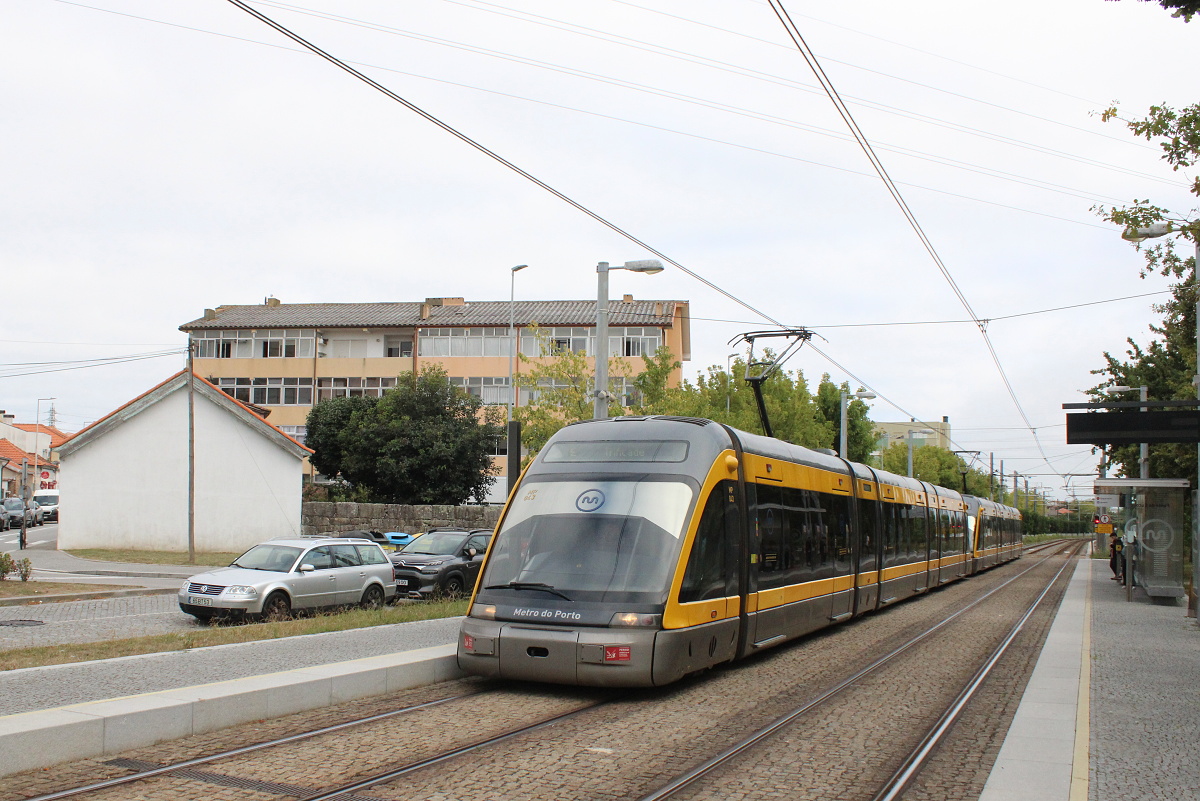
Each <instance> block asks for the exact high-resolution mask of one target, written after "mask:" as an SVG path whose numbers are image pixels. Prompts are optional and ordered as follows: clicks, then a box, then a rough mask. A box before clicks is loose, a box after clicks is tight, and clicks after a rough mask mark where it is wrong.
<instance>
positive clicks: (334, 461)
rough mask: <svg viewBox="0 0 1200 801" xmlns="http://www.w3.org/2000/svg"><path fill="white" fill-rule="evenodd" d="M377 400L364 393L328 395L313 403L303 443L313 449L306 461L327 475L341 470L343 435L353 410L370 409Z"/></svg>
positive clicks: (344, 446)
mask: <svg viewBox="0 0 1200 801" xmlns="http://www.w3.org/2000/svg"><path fill="white" fill-rule="evenodd" d="M378 400H379V399H378V398H368V397H364V396H356V397H345V398H328V399H326V400H323V401H319V402H318V403H317V404H316V405H315V406H313V407H312V410H311V411H310V412H309V413H308V418H307V419H306V420H305V428H306V431H307V433H306V434H305V439H304V444H305V445H307V446H308V447H310V448H312V449H313V455H312V456H310V457H309V461H311V462H312V463H313V466H314V467H316V468H317V470H319V471H321V472H322V473H323V474H325V475H327V476H329V477H330V478H334V477H336V476H337V475H338V474H339V473H341V472H342V462H343V461H344V459H345V456H346V453H347V451H346V445H345V444H344V443H343V435H344V434H345V432H346V431H347V429H349V428H350V420H351V418H352V417H353V416H354V414H355V412H359V411H363V410H366V409H370V408H371V407H372V406H374V405H375V403H376V402H377V401H378Z"/></svg>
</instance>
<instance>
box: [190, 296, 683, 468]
mask: <svg viewBox="0 0 1200 801" xmlns="http://www.w3.org/2000/svg"><path fill="white" fill-rule="evenodd" d="M510 313H511V314H512V319H513V321H514V324H515V332H516V339H518V340H519V349H520V353H522V354H525V355H528V356H533V357H536V356H539V355H540V349H539V345H538V342H537V339H536V338H535V337H534V336H533V335H532V334H531V333H530V332H529V331H528V330H525V329H526V328H527V326H529V325H531V324H536V325H537V326H538V329H539V330H540V331H542V332H544V333H545V334H546V335H547V336H548V338H549V340H550V343H551V344H552V346H553V347H554V348H556V349H560V350H571V351H580V350H582V351H584V352H585V353H586V354H587V355H588V356H590V357H592V359H593V361H594V357H595V353H596V343H595V328H596V301H595V300H591V301H584V300H554V301H517V302H516V303H513V304H510V303H509V302H508V301H482V302H475V301H467V300H465V299H464V298H428V299H426V300H425V302H423V303H418V302H409V303H281V302H280V301H279V300H277V299H275V298H267V299H266V301H265V302H264V303H263V304H261V305H253V306H218V307H217V308H215V309H205V310H204V316H203V317H200V318H199V319H196V320H192V321H191V322H188V323H185V324H183V325H181V326H180V327H179V329H180V330H181V331H184V332H186V333H187V334H188V335H189V337H190V338H191V342H192V345H193V346H194V347H195V370H196V373H197V374H199V375H201V376H204V377H206V378H208V379H209V380H210V381H212V382H213V383H214V384H215V385H216V386H218V387H220V388H221V389H222V390H223V391H225V392H226V393H228V394H229V395H232V396H233V397H235V398H237V399H238V400H240V401H243V402H245V403H249V404H253V405H254V406H259V407H262V408H264V409H267V410H269V411H270V421H271V422H272V423H273V424H275V425H276V426H278V427H279V428H280V429H282V430H283V431H284V432H286V433H288V434H291V435H292V436H294V437H296V438H297V439H299V440H300V441H301V442H303V440H304V435H305V427H304V426H305V420H306V418H307V416H308V412H309V410H310V409H311V408H312V406H313V404H314V403H315V402H316V401H319V400H323V399H325V398H335V397H341V396H348V395H369V396H376V397H377V396H379V395H381V394H382V393H383V392H384V391H385V390H387V389H388V388H390V387H393V386H395V383H396V376H397V375H398V374H400V373H403V372H407V371H412V370H420V369H422V368H423V367H424V366H426V365H429V364H440V365H441V366H442V367H443V368H444V369H445V370H446V373H447V375H449V376H450V379H451V381H452V382H453V383H455V384H457V385H458V386H461V387H463V388H464V389H466V390H467V391H468V392H470V393H471V394H472V395H476V396H478V397H479V398H481V399H482V400H483V401H484V402H485V403H488V404H499V405H507V404H517V405H523V404H525V403H528V402H529V399H530V392H531V391H530V390H529V389H527V388H522V389H521V390H520V392H519V393H518V392H515V391H514V387H513V385H512V384H510V383H509V369H510V364H512V365H513V370H514V371H515V372H516V373H518V374H519V373H520V372H521V371H522V365H521V364H520V363H519V361H518V360H516V359H513V358H512V347H511V343H512V341H513V340H512V338H510V334H509V316H510ZM661 345H666V346H667V347H669V348H670V349H671V352H672V353H673V354H674V355H675V358H676V359H678V360H680V361H688V360H689V359H690V358H691V334H690V318H689V313H688V303H687V302H686V301H677V300H634V299H633V297H632V296H631V295H626V296H625V297H624V298H623V299H622V300H614V301H610V302H609V338H608V353H609V355H610V356H612V357H621V358H624V359H626V360H627V362H628V364H629V366H630V371H631V375H637V373H639V372H640V371H641V370H642V368H643V362H642V360H641V359H640V358H638V357H640V356H642V355H652V354H653V353H654V352H655V351H656V350H657V349H658V348H659V346H661ZM681 379H682V369H676V370H675V372H674V374H673V375H672V376H671V381H672V383H673V384H674V385H678V384H679V382H680V381H681ZM609 389H610V391H612V392H613V393H614V394H616V395H617V396H618V397H620V398H622V399H623V400H624V401H625V403H626V405H628V403H629V401H630V400H632V397H631V393H632V392H633V386H632V381H631V380H629V379H626V378H623V377H621V376H614V377H613V378H611V379H610V382H609ZM533 391H534V392H536V390H533ZM497 448H498V453H497V455H500V454H502V453H503V449H504V444H503V443H498V445H497Z"/></svg>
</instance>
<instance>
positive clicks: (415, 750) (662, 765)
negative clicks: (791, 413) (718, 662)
mask: <svg viewBox="0 0 1200 801" xmlns="http://www.w3.org/2000/svg"><path fill="white" fill-rule="evenodd" d="M1027 566H1028V562H1027V561H1026V562H1025V563H1017V564H1015V565H1008V566H1005V567H1001V568H999V569H996V570H993V571H989V572H988V573H985V574H983V575H980V576H977V577H975V578H973V579H971V580H969V581H966V582H957V583H955V584H952V585H949V586H947V587H945V588H943V589H942V590H939V591H937V592H933V593H930V594H929V595H928V596H926V597H925V598H922V599H920V600H919V601H916V602H912V603H906V604H901V605H898V606H896V607H894V608H892V609H889V610H886V611H884V612H882V613H880V614H875V615H870V616H867V617H866V618H863V619H862V620H860V621H858V622H857V623H855V624H853V625H850V626H842V627H837V628H835V629H831V630H827V631H826V632H823V633H821V634H819V635H816V636H812V637H808V638H805V639H804V640H802V641H800V642H798V643H795V644H793V645H786V646H782V647H779V648H776V649H774V650H772V651H770V652H767V653H766V654H763V655H762V656H760V657H758V658H755V659H750V660H746V661H744V662H741V663H738V664H736V665H732V666H729V667H728V668H724V669H720V670H715V671H711V672H710V673H709V674H707V675H706V676H704V677H701V678H699V679H691V680H686V681H683V682H679V683H677V684H675V685H672V686H670V687H667V688H664V689H660V690H645V691H633V692H628V693H623V694H621V695H620V696H619V697H618V699H617V700H615V701H614V702H612V703H608V704H605V705H602V706H599V707H596V708H594V709H590V710H588V711H585V712H583V713H582V714H581V715H579V716H576V717H574V718H570V719H567V720H563V721H560V722H556V723H555V724H553V725H551V726H549V727H547V728H545V729H542V730H540V731H537V732H532V733H528V734H524V735H521V736H520V737H518V738H515V739H514V740H512V741H509V742H508V743H505V744H502V745H497V746H495V747H490V748H487V749H482V750H480V751H477V752H472V753H471V754H470V755H469V756H467V757H465V758H464V759H462V760H454V761H452V762H450V763H446V764H444V765H436V766H432V767H429V768H425V769H422V770H421V771H418V772H417V773H416V774H413V775H410V776H407V777H404V778H401V779H399V780H397V781H395V782H393V783H392V784H391V785H388V786H383V787H380V788H378V789H376V790H372V791H360V792H359V793H358V795H361V796H366V797H375V798H380V799H392V800H393V801H394V800H395V799H405V801H423V800H424V799H429V800H430V801H434V800H436V801H446V799H460V798H461V799H478V798H496V799H501V798H502V799H512V801H520V799H538V801H544V799H564V801H572V800H573V799H581V800H582V799H603V798H630V797H638V796H639V795H642V794H644V793H645V792H648V791H649V790H650V789H652V788H654V787H656V786H659V785H661V784H662V783H664V782H666V781H668V780H670V779H671V778H672V777H674V776H677V775H679V774H681V773H683V772H684V771H686V770H688V769H689V768H691V767H692V766H694V765H696V764H698V763H699V762H700V761H702V760H703V759H706V758H707V757H709V756H711V755H712V754H714V753H717V752H718V751H720V750H722V749H723V748H725V747H727V746H728V745H730V744H731V743H732V742H735V741H736V740H738V739H740V738H741V737H742V736H744V735H745V733H747V732H748V731H750V730H752V729H754V728H757V727H759V726H762V725H765V724H766V723H767V722H769V721H771V720H773V719H774V718H776V717H778V716H779V715H780V714H783V713H784V712H786V711H788V710H790V709H791V708H792V707H794V706H795V705H796V704H797V703H799V702H802V701H803V700H806V699H808V698H811V697H813V696H814V695H816V694H818V693H820V692H821V691H822V690H824V689H826V688H828V687H830V686H832V685H833V684H835V683H837V682H838V681H840V680H841V679H842V678H843V677H844V676H845V675H847V674H848V673H850V672H852V670H853V669H855V668H856V667H859V666H861V665H863V664H866V663H868V662H870V661H872V660H873V659H874V658H876V657H877V656H879V655H880V654H882V653H884V652H886V651H888V650H890V649H892V648H894V647H896V646H897V645H899V644H901V643H903V642H905V641H907V640H908V639H910V638H911V637H912V636H913V635H914V634H916V633H919V632H920V631H922V630H924V628H926V627H927V625H928V624H929V623H930V622H931V621H933V620H936V619H940V617H941V616H943V615H944V614H946V613H947V612H948V610H953V609H957V608H960V607H961V606H962V605H963V604H964V603H965V602H966V601H967V600H968V599H970V598H974V597H976V596H978V595H980V594H982V593H983V592H984V591H986V590H987V589H990V588H992V587H994V586H996V585H998V584H1000V583H1001V582H1002V581H1003V580H1005V579H1006V578H1009V577H1011V576H1013V575H1015V574H1016V573H1017V572H1019V571H1020V570H1021V569H1022V568H1023V567H1027ZM989 609H991V611H990V612H989V611H986V610H981V611H980V612H979V613H978V614H980V615H982V616H983V617H986V616H988V615H990V614H998V613H999V611H1000V610H999V607H995V608H991V607H989ZM966 628H968V629H969V628H970V627H969V626H968V627H966ZM1005 630H1007V629H1005ZM957 636H960V637H962V636H965V637H966V639H970V635H969V633H968V634H967V635H961V634H960V635H957ZM946 639H947V640H948V641H950V642H951V643H953V642H955V640H954V638H953V637H948V638H946ZM985 639H986V637H985ZM914 658H915V657H914ZM930 672H931V671H930V668H929V667H928V663H927V662H925V663H922V665H917V664H915V663H914V664H913V666H911V667H909V668H908V670H907V672H906V673H905V674H904V676H905V678H904V679H903V680H901V681H899V682H896V681H895V680H894V679H893V680H892V681H893V683H892V684H891V685H888V686H883V685H880V684H878V683H875V684H871V685H870V686H864V687H863V688H861V690H860V692H862V693H865V694H868V695H870V694H875V695H876V696H879V695H882V696H883V699H884V704H883V707H884V708H885V709H888V708H889V707H890V713H891V714H895V715H896V719H895V720H894V721H892V722H891V723H888V724H886V725H880V724H879V722H877V721H874V720H872V719H871V718H870V717H869V716H868V717H864V714H865V713H863V712H862V708H861V707H859V708H858V709H857V711H855V710H854V709H853V708H852V707H847V708H846V709H849V710H851V711H850V712H845V710H843V714H849V715H850V718H846V717H841V718H836V719H835V718H833V717H831V718H829V719H828V720H823V725H822V724H818V725H816V726H815V728H812V729H810V730H809V736H808V737H807V738H803V737H802V738H800V740H797V741H793V742H791V743H788V744H787V745H786V747H784V748H783V749H782V751H780V752H778V753H776V754H775V755H774V756H772V757H770V758H767V759H765V760H763V765H764V766H765V770H766V772H767V778H763V777H762V776H758V777H755V776H752V775H745V774H736V775H732V774H731V778H730V779H729V780H728V782H727V783H726V784H725V785H724V786H722V787H721V788H720V792H719V794H718V795H713V796H711V797H714V798H715V797H720V798H722V799H730V798H743V797H745V798H751V797H753V798H775V797H779V798H784V797H787V798H794V797H796V796H795V794H794V792H792V793H791V794H789V793H788V792H785V790H784V789H783V786H782V785H781V784H780V783H779V782H778V781H776V780H775V779H776V778H777V776H778V774H779V771H780V770H781V769H786V770H787V771H790V772H794V773H801V772H803V771H804V770H817V771H818V772H819V773H820V774H821V776H822V780H823V781H824V782H826V783H827V784H828V786H833V785H835V784H837V783H838V782H839V781H840V782H843V783H844V780H845V778H846V775H848V774H851V773H853V772H855V771H860V772H861V771H862V769H863V768H862V764H860V763H863V762H865V761H868V760H866V759H864V758H863V757H862V756H861V754H862V753H868V754H869V753H870V751H871V749H872V748H874V747H875V746H876V744H877V743H878V742H879V741H880V738H881V736H883V735H886V734H887V733H888V732H889V731H891V730H893V729H894V728H896V727H902V726H904V725H906V723H905V722H906V721H912V724H913V726H912V727H913V728H914V730H916V729H920V728H922V727H923V726H924V725H925V723H926V721H924V720H919V718H920V717H921V715H922V713H923V711H924V708H925V707H927V706H928V703H927V701H925V700H923V696H922V695H921V694H920V691H921V690H922V688H923V686H924V685H925V684H927V683H928V682H927V681H926V680H925V677H926V676H927V675H928V674H930ZM914 677H919V678H920V680H917V681H914V680H913V678H914ZM456 688H468V689H471V688H474V689H480V688H482V689H484V690H486V691H485V692H483V693H482V694H480V695H478V696H475V697H473V698H471V699H469V700H467V701H455V702H452V703H450V704H447V705H443V706H439V707H434V708H430V709H427V710H420V711H415V712H413V713H411V714H408V715H404V716H400V717H397V718H393V719H390V720H387V721H381V722H378V723H374V724H371V725H369V726H364V727H358V728H355V729H353V730H348V731H345V732H341V733H338V734H335V735H328V736H325V737H322V738H319V739H318V740H313V741H309V742H307V743H304V744H298V745H296V746H294V747H292V746H289V747H286V748H281V749H278V750H272V751H270V752H264V753H263V754H261V755H259V756H257V757H251V756H249V755H248V756H245V757H239V758H236V759H229V760H223V761H221V762H220V763H214V764H210V765H206V766H204V770H206V771H211V772H214V773H223V774H236V775H237V776H240V777H244V778H256V779H262V780H265V781H274V782H282V783H287V784H292V785H302V786H306V787H313V788H317V787H323V786H328V785H330V784H332V783H334V782H338V781H344V780H347V779H350V778H352V777H355V776H357V775H360V774H361V773H364V772H369V771H375V770H379V769H380V768H381V766H382V765H384V764H387V763H393V764H395V763H401V764H403V763H408V762H411V761H413V760H415V759H419V758H422V757H424V756H428V755H431V754H433V753H436V752H439V751H441V750H443V749H444V748H447V747H454V746H459V745H463V744H465V743H467V742H470V741H474V740H477V739H480V738H482V737H484V736H488V735H492V734H496V733H499V732H501V731H506V730H509V729H511V728H515V727H516V726H518V725H522V724H527V723H529V722H532V721H534V720H540V719H545V718H547V717H549V716H551V715H554V714H557V713H559V712H562V711H566V710H570V709H576V708H580V707H583V706H586V705H587V704H589V703H591V702H592V701H593V700H594V699H596V698H597V697H601V696H603V695H605V693H601V692H599V691H590V690H581V689H578V688H566V687H564V688H554V687H547V686H534V685H530V686H525V685H513V684H490V683H487V682H482V681H479V680H469V681H463V682H456V683H452V684H447V685H436V686H434V687H428V688H421V689H418V690H413V691H410V692H408V693H403V694H397V695H395V696H391V697H387V698H382V699H370V700H369V701H363V702H356V703H355V704H345V705H340V706H338V707H331V708H329V709H327V710H321V711H319V712H314V713H306V714H304V715H297V716H292V717H291V718H287V719H283V720H281V721H266V722H261V723H258V724H252V725H248V726H243V727H238V728H236V729H231V730H228V731H225V732H216V733H212V734H209V735H203V736H199V737H193V738H187V739H185V740H180V741H177V742H174V743H168V744H163V745H160V746H156V747H154V748H148V749H139V750H138V751H134V752H128V753H125V754H121V755H119V756H121V757H125V758H130V759H139V760H145V761H150V762H158V763H163V762H167V761H172V760H175V759H179V758H188V757H189V756H194V755H195V754H196V753H197V752H207V753H211V752H214V751H216V750H220V749H224V748H228V747H233V746H236V745H238V744H240V743H242V742H251V741H258V740H259V739H266V738H268V737H270V736H278V735H279V733H280V732H283V731H284V730H286V729H287V728H288V727H299V726H309V725H311V726H313V727H315V726H319V725H327V724H326V723H323V722H322V721H331V720H333V719H335V718H338V717H339V716H341V717H343V718H345V717H347V716H351V715H353V714H354V713H356V712H361V713H362V714H370V712H369V710H371V709H375V708H377V705H380V704H392V705H401V704H404V703H415V702H417V700H418V699H428V698H431V697H435V696H436V695H437V694H438V693H441V694H445V693H448V692H453V691H455V689H456ZM827 714H831V713H827ZM848 720H849V722H848ZM809 740H811V741H812V742H811V743H810V742H808V741H809ZM805 748H807V749H809V752H808V753H809V754H810V758H809V759H807V761H806V759H805V757H804V751H803V750H802V749H805ZM846 748H849V749H851V750H853V749H855V748H857V749H858V753H859V754H860V756H859V757H857V758H856V757H853V756H852V757H849V758H838V759H833V758H831V757H830V754H832V753H833V751H830V750H823V749H835V750H836V749H846ZM113 756H118V755H111V756H109V757H106V759H111V758H112V757H113ZM814 766H815V767H814ZM105 772H109V773H111V772H113V768H112V767H111V766H105V765H103V764H102V760H88V761H85V762H80V763H75V764H73V765H68V766H63V768H61V769H56V770H55V771H53V772H51V773H52V774H53V776H54V779H53V783H55V784H56V785H58V786H61V785H62V783H64V782H65V783H68V784H69V783H72V781H81V780H82V777H87V776H91V775H96V774H98V773H105ZM876 772H877V771H876ZM41 773H42V772H33V773H32V774H26V775H25V776H23V777H12V779H13V780H14V781H13V783H9V784H7V785H6V787H8V788H12V787H18V786H20V787H22V788H25V787H26V786H28V787H29V788H30V789H29V790H25V791H23V792H22V794H21V795H19V796H12V795H4V794H3V793H2V792H0V801H7V800H8V799H10V798H19V797H28V796H29V795H32V794H34V792H33V791H32V788H33V786H34V785H35V784H36V785H37V786H38V787H39V788H47V786H48V784H50V783H51V782H50V781H49V780H47V779H46V778H42V777H41V775H40V774H41ZM47 789H48V788H47ZM792 790H793V791H794V790H795V788H794V787H793V788H792ZM37 791H38V792H45V791H46V789H39V790H37ZM260 796H262V794H261V793H257V792H252V791H247V790H235V789H234V788H223V787H219V786H216V785H204V786H200V785H198V784H196V783H191V784H188V783H187V782H185V781H184V780H180V779H162V780H156V782H155V783H153V784H152V785H147V786H144V787H139V788H138V789H137V790H136V795H135V794H134V791H130V790H129V789H128V788H125V791H124V792H119V791H116V790H114V791H110V792H109V793H106V794H105V796H104V797H106V798H113V799H116V798H122V799H124V798H134V797H136V798H147V799H150V798H154V799H165V798H171V799H175V798H199V797H204V798H216V799H223V798H239V799H243V798H258V797H260ZM266 797H274V798H277V799H278V798H280V796H266ZM814 797H815V796H814ZM823 797H826V798H828V797H832V796H830V795H825V796H823Z"/></svg>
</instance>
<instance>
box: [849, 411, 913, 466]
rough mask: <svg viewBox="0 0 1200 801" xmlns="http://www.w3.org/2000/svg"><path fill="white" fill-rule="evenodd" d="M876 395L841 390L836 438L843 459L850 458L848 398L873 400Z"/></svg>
mask: <svg viewBox="0 0 1200 801" xmlns="http://www.w3.org/2000/svg"><path fill="white" fill-rule="evenodd" d="M876 397H877V396H876V395H875V393H874V392H868V391H866V390H864V391H862V392H843V393H842V403H841V422H842V427H841V438H840V439H838V455H839V456H841V457H842V458H843V459H849V458H850V457H849V455H848V454H849V452H850V446H849V444H848V442H847V440H848V439H849V438H848V436H847V434H846V404H847V402H848V401H849V400H850V398H858V399H860V400H874V399H875V398H876ZM908 474H909V475H910V476H911V475H912V466H911V460H910V465H909V468H908Z"/></svg>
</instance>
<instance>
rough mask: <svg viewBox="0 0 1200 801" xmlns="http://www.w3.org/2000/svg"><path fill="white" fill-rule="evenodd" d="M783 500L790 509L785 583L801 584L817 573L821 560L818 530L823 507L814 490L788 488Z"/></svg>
mask: <svg viewBox="0 0 1200 801" xmlns="http://www.w3.org/2000/svg"><path fill="white" fill-rule="evenodd" d="M783 503H784V508H785V510H786V512H787V521H786V525H787V550H788V574H787V579H786V581H785V582H784V583H786V584H801V583H803V582H805V581H811V580H812V579H813V578H814V577H815V570H816V568H817V567H818V566H819V562H818V561H817V560H816V558H815V557H814V556H813V554H814V553H815V550H816V547H817V544H816V531H817V526H818V523H819V521H820V514H821V510H820V508H819V507H818V505H817V495H816V493H815V492H811V491H809V490H800V489H785V490H784V491H783Z"/></svg>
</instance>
